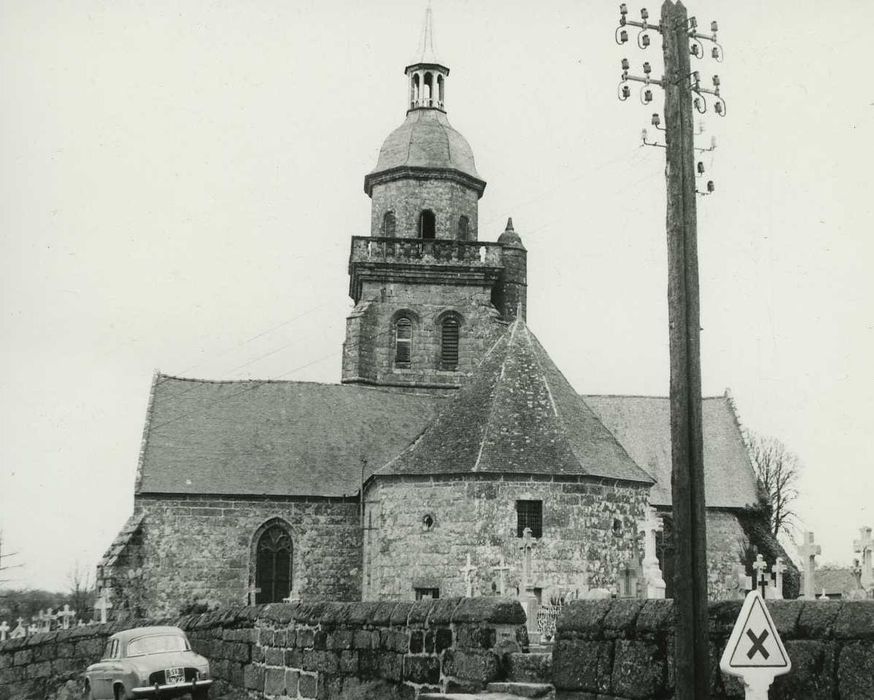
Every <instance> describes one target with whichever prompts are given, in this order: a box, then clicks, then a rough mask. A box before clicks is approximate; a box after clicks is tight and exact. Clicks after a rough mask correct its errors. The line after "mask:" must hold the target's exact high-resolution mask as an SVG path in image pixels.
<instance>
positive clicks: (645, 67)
mask: <svg viewBox="0 0 874 700" xmlns="http://www.w3.org/2000/svg"><path fill="white" fill-rule="evenodd" d="M643 72H644V73H645V74H646V75H649V74H650V73H652V66H651V65H649V61H644V62H643Z"/></svg>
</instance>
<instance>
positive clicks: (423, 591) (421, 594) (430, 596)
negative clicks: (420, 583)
mask: <svg viewBox="0 0 874 700" xmlns="http://www.w3.org/2000/svg"><path fill="white" fill-rule="evenodd" d="M413 590H414V591H415V592H416V600H434V599H436V598H439V597H440V589H439V588H414V589H413Z"/></svg>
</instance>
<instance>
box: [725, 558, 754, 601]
mask: <svg viewBox="0 0 874 700" xmlns="http://www.w3.org/2000/svg"><path fill="white" fill-rule="evenodd" d="M752 589H753V579H752V577H751V576H747V569H746V567H745V566H744V565H743V564H735V567H734V579H733V580H732V579H729V590H730V591H732V593H736V594H737V599H738V600H743V599H744V598H746V595H747V593H748V592H749V591H751V590H752Z"/></svg>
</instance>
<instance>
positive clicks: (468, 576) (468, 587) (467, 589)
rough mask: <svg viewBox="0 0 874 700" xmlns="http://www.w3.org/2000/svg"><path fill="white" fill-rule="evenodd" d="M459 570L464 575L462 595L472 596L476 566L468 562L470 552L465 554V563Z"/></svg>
mask: <svg viewBox="0 0 874 700" xmlns="http://www.w3.org/2000/svg"><path fill="white" fill-rule="evenodd" d="M459 571H461V575H462V576H464V597H465V598H473V576H474V574H475V573H476V567H475V566H474V565H473V564H471V563H470V552H468V554H467V564H466V565H464V566H462V567H461V569H459Z"/></svg>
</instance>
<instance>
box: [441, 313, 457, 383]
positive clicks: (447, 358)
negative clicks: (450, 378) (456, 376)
mask: <svg viewBox="0 0 874 700" xmlns="http://www.w3.org/2000/svg"><path fill="white" fill-rule="evenodd" d="M440 369H448V370H455V369H458V319H457V318H456V317H455V316H447V317H446V318H444V319H443V323H441V324H440Z"/></svg>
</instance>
